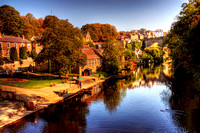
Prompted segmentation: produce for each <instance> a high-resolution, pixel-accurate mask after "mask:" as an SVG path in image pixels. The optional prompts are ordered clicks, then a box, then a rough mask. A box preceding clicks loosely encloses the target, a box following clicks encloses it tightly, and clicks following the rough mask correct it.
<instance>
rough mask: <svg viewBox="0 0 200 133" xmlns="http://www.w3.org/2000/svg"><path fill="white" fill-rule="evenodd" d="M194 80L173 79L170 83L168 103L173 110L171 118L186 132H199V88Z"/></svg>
mask: <svg viewBox="0 0 200 133" xmlns="http://www.w3.org/2000/svg"><path fill="white" fill-rule="evenodd" d="M197 84H198V83H197V82H195V81H188V80H187V81H185V80H181V81H179V80H178V77H176V79H173V80H172V82H171V83H170V87H171V90H172V96H171V97H170V99H169V104H170V106H171V109H172V110H179V111H183V113H179V112H174V113H172V118H173V119H174V123H175V124H177V125H178V126H180V127H183V128H184V129H185V130H186V131H187V132H200V127H199V123H200V90H199V87H196V85H197Z"/></svg>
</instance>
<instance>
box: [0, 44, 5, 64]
mask: <svg viewBox="0 0 200 133" xmlns="http://www.w3.org/2000/svg"><path fill="white" fill-rule="evenodd" d="M2 54H3V53H2V48H1V47H0V65H3V64H4V60H3V55H2Z"/></svg>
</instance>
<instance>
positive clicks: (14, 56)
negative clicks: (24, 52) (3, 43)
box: [10, 47, 18, 61]
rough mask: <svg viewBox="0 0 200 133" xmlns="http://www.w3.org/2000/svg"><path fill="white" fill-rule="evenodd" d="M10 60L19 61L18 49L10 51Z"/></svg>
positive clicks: (13, 48)
mask: <svg viewBox="0 0 200 133" xmlns="http://www.w3.org/2000/svg"><path fill="white" fill-rule="evenodd" d="M10 59H11V60H12V61H17V60H18V53H17V49H16V48H15V47H12V48H11V49H10Z"/></svg>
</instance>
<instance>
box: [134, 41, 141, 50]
mask: <svg viewBox="0 0 200 133" xmlns="http://www.w3.org/2000/svg"><path fill="white" fill-rule="evenodd" d="M141 47H142V42H141V41H136V42H135V43H134V44H133V46H132V48H133V49H137V50H139V49H140V48H141Z"/></svg>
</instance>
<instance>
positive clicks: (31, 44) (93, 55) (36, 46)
mask: <svg viewBox="0 0 200 133" xmlns="http://www.w3.org/2000/svg"><path fill="white" fill-rule="evenodd" d="M83 36H84V35H83ZM84 37H85V42H88V41H91V36H90V35H89V32H88V33H86V36H84ZM35 40H36V38H35V37H32V38H31V41H28V40H26V39H25V38H24V37H14V36H6V35H2V34H0V47H1V49H2V55H3V57H9V56H10V49H11V48H12V47H15V48H16V49H17V51H18V54H19V51H20V48H21V47H26V48H27V52H28V53H31V51H32V50H35V51H36V52H37V54H39V53H40V52H41V50H42V49H43V46H42V45H40V43H38V42H37V41H35ZM101 44H102V43H99V45H98V46H99V47H97V49H95V48H91V47H89V46H88V45H83V48H82V53H84V54H86V56H87V64H86V65H85V66H80V67H77V68H76V69H74V70H73V71H72V72H74V73H77V74H80V75H90V74H91V73H95V72H96V71H97V68H99V67H100V66H101V62H102V58H101V57H102V56H101V54H100V53H101V52H100V49H101V48H100V47H101ZM9 66H11V65H9ZM15 66H16V65H15ZM38 68H39V67H38ZM38 70H39V69H38ZM41 70H44V69H41Z"/></svg>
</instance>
